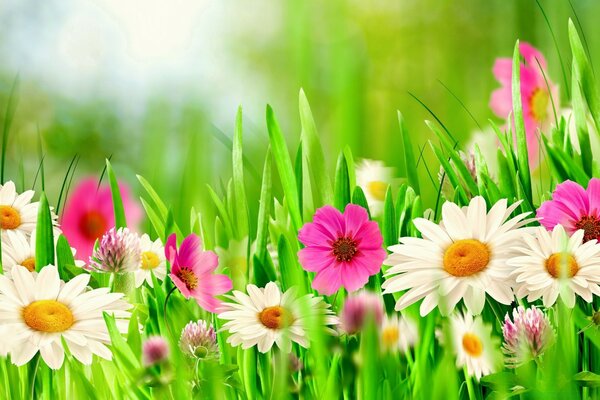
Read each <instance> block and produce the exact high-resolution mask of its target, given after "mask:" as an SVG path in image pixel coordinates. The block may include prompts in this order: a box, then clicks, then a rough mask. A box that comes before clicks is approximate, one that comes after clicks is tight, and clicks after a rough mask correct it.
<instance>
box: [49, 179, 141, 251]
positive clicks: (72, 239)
mask: <svg viewBox="0 0 600 400" xmlns="http://www.w3.org/2000/svg"><path fill="white" fill-rule="evenodd" d="M119 188H120V190H121V197H122V199H123V207H124V208H125V216H126V217H127V224H128V225H129V227H130V228H132V229H134V230H135V227H136V226H137V224H138V223H139V222H140V220H141V219H142V210H141V208H140V206H139V205H138V204H137V202H135V201H134V200H133V198H132V197H131V194H130V191H129V188H128V187H127V186H126V185H125V184H122V183H121V184H119ZM60 224H61V228H62V230H63V233H64V234H65V236H66V238H67V240H68V241H69V244H70V245H71V246H73V247H74V248H75V249H76V250H77V257H78V258H80V259H82V260H87V259H88V258H89V257H90V256H91V255H92V251H93V249H94V243H95V242H96V240H98V239H100V238H101V237H102V235H103V234H104V233H105V232H106V231H108V230H109V229H110V228H113V227H114V226H115V215H114V212H113V203H112V196H111V193H110V186H108V185H102V186H100V187H99V188H98V180H97V179H95V178H87V179H84V180H82V181H80V182H79V184H78V185H77V187H76V188H75V190H74V192H73V194H71V196H69V199H68V200H67V202H66V204H65V207H64V213H63V216H62V218H61V221H60Z"/></svg>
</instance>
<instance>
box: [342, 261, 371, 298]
mask: <svg viewBox="0 0 600 400" xmlns="http://www.w3.org/2000/svg"><path fill="white" fill-rule="evenodd" d="M369 276H370V275H369V274H368V273H367V272H366V271H365V270H363V268H362V266H361V265H360V264H359V263H356V262H354V263H346V265H344V272H343V273H342V283H343V285H344V287H345V288H346V290H348V291H349V292H355V291H357V290H358V289H360V288H362V287H363V286H365V285H366V284H367V282H369Z"/></svg>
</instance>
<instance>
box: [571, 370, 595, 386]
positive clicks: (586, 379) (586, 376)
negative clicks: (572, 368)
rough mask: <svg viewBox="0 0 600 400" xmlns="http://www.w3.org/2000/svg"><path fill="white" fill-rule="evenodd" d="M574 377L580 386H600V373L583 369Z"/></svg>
mask: <svg viewBox="0 0 600 400" xmlns="http://www.w3.org/2000/svg"><path fill="white" fill-rule="evenodd" d="M573 379H574V380H575V382H577V384H578V385H580V386H585V387H593V388H597V387H600V375H598V374H594V373H593V372H590V371H581V372H579V373H577V374H575V376H574V377H573Z"/></svg>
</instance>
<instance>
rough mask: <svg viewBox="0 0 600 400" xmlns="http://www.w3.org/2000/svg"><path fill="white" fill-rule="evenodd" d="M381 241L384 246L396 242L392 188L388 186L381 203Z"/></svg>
mask: <svg viewBox="0 0 600 400" xmlns="http://www.w3.org/2000/svg"><path fill="white" fill-rule="evenodd" d="M381 229H382V234H383V242H384V244H385V247H389V246H392V245H394V244H397V243H398V228H397V226H396V211H395V210H394V199H393V197H392V188H391V186H388V188H387V191H386V193H385V200H384V203H383V223H382V227H381Z"/></svg>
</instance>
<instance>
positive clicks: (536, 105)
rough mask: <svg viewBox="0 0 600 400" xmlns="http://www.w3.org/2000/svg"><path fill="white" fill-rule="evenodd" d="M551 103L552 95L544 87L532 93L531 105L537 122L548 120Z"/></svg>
mask: <svg viewBox="0 0 600 400" xmlns="http://www.w3.org/2000/svg"><path fill="white" fill-rule="evenodd" d="M549 103H550V96H549V94H548V92H547V91H546V90H544V89H536V90H535V92H533V94H532V95H531V98H530V100H529V105H530V107H531V114H532V116H533V118H534V119H535V120H536V121H537V122H542V121H545V120H546V117H547V116H548V104H549Z"/></svg>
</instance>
